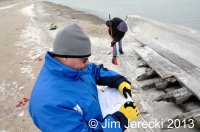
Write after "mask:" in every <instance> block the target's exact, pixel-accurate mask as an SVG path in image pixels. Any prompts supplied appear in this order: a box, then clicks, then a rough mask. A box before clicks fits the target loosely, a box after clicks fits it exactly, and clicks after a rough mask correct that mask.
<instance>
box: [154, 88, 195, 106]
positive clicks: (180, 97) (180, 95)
mask: <svg viewBox="0 0 200 132" xmlns="http://www.w3.org/2000/svg"><path fill="white" fill-rule="evenodd" d="M191 96H192V93H191V92H190V91H188V90H187V88H185V87H183V88H180V89H177V90H174V91H171V92H169V93H166V94H163V95H161V96H159V97H158V98H156V99H155V101H158V102H159V101H166V102H174V103H175V104H182V103H183V102H185V101H186V100H188V99H189V98H190V97H191Z"/></svg>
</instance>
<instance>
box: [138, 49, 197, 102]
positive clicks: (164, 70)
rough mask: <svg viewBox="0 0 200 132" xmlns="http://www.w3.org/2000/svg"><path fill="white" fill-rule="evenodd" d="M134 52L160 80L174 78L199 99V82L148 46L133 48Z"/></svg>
mask: <svg viewBox="0 0 200 132" xmlns="http://www.w3.org/2000/svg"><path fill="white" fill-rule="evenodd" d="M134 50H135V52H136V53H137V54H138V55H139V56H140V57H141V58H142V59H143V60H144V61H145V62H146V63H147V64H148V65H149V66H150V67H152V68H153V69H154V70H155V71H156V73H158V74H159V75H160V76H161V77H162V78H170V77H173V76H174V77H175V78H176V79H177V80H178V81H179V82H180V83H181V84H182V85H183V86H185V87H186V88H188V89H189V90H190V91H191V92H192V93H193V94H194V95H195V96H196V97H197V98H198V99H200V90H199V88H200V82H199V81H197V80H196V79H194V78H193V77H192V76H191V75H190V74H188V73H187V72H186V71H184V70H183V69H181V68H179V67H177V66H176V65H175V64H173V63H171V62H170V61H169V60H167V59H166V58H164V57H162V56H161V55H159V54H158V53H157V52H155V51H154V50H152V49H151V48H149V47H148V46H144V47H134Z"/></svg>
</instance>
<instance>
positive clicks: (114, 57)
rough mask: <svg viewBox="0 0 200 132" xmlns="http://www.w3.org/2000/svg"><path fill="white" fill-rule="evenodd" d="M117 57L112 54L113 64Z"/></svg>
mask: <svg viewBox="0 0 200 132" xmlns="http://www.w3.org/2000/svg"><path fill="white" fill-rule="evenodd" d="M116 58H117V57H116V56H113V58H112V63H113V64H114V63H115V59H116Z"/></svg>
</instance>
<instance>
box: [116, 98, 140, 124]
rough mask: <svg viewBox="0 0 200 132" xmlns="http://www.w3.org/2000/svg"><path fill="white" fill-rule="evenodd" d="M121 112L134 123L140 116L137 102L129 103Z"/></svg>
mask: <svg viewBox="0 0 200 132" xmlns="http://www.w3.org/2000/svg"><path fill="white" fill-rule="evenodd" d="M119 111H120V112H121V113H123V114H124V115H125V117H126V118H127V119H128V120H129V121H134V120H135V119H136V118H137V117H138V116H139V111H138V108H137V106H136V103H135V102H132V101H127V102H126V103H124V104H123V105H122V106H121V107H120V109H119Z"/></svg>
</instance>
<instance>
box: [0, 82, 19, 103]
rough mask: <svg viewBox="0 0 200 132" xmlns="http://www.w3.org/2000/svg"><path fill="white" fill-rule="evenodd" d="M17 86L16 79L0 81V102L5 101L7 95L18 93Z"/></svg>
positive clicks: (14, 95) (12, 95)
mask: <svg viewBox="0 0 200 132" xmlns="http://www.w3.org/2000/svg"><path fill="white" fill-rule="evenodd" d="M19 90H20V89H19V88H18V84H17V82H16V81H14V82H11V83H10V82H7V81H5V80H3V81H0V102H1V101H5V100H6V99H7V98H8V97H15V98H16V96H17V95H19Z"/></svg>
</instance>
